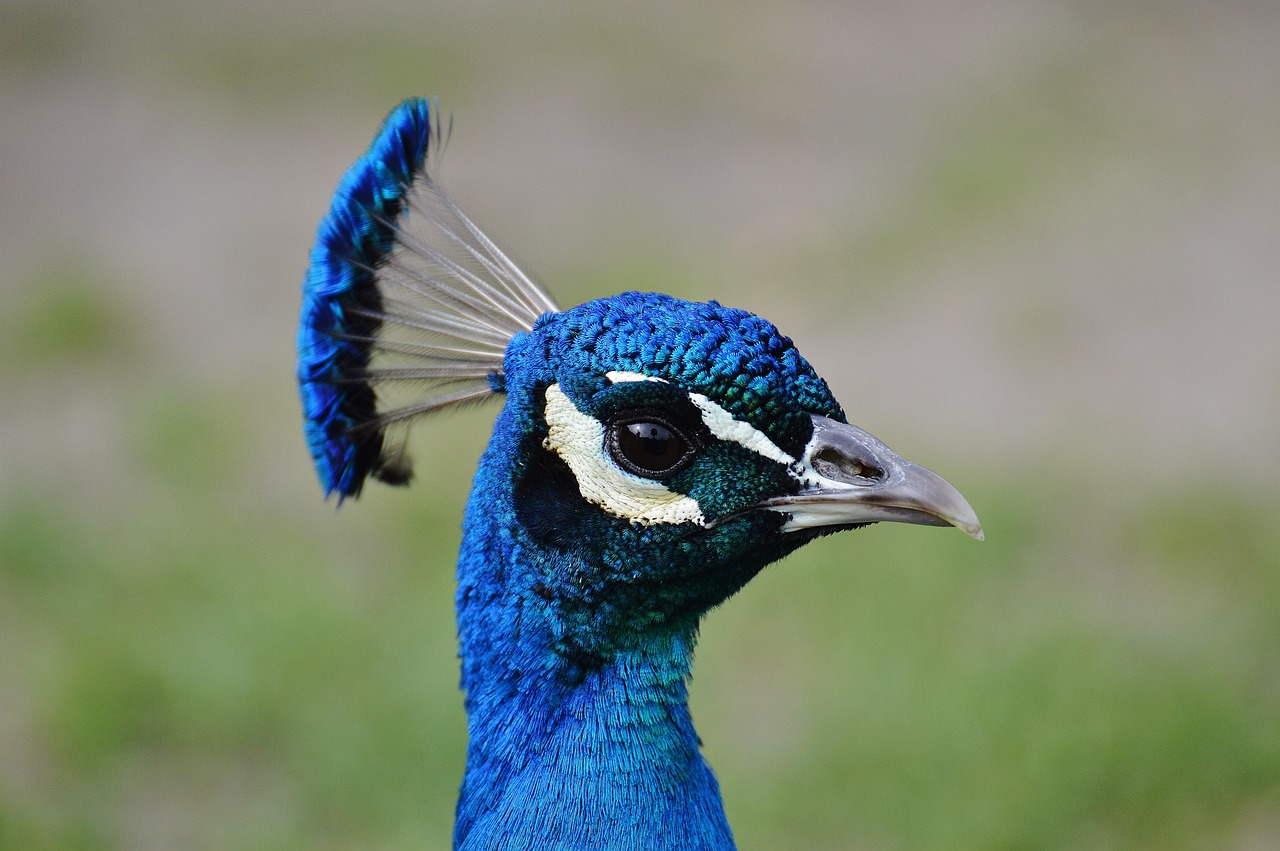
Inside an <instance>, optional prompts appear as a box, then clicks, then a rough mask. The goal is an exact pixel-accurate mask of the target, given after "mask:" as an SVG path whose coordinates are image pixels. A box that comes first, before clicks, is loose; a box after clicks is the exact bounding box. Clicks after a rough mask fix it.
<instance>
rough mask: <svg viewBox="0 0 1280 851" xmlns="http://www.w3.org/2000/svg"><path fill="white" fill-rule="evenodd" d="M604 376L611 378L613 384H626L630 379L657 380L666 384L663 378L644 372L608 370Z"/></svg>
mask: <svg viewBox="0 0 1280 851" xmlns="http://www.w3.org/2000/svg"><path fill="white" fill-rule="evenodd" d="M604 377H605V378H607V379H609V382H610V383H611V384H625V383H627V382H629V381H656V382H658V383H659V384H666V383H667V382H666V380H665V379H662V378H654V377H653V376H652V375H645V374H644V373H643V372H606V373H605V374H604Z"/></svg>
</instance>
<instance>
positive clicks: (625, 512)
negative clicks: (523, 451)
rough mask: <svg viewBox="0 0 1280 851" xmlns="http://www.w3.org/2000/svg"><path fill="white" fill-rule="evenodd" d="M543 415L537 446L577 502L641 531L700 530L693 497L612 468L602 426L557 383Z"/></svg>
mask: <svg viewBox="0 0 1280 851" xmlns="http://www.w3.org/2000/svg"><path fill="white" fill-rule="evenodd" d="M611 380H612V379H611ZM623 380H628V379H623ZM639 380H649V379H648V378H647V377H642V378H641V379H639ZM543 416H544V417H545V418H546V421H547V438H546V440H545V441H544V442H543V445H544V446H545V447H546V448H547V449H549V450H550V451H552V452H555V453H556V455H558V456H560V459H561V460H562V461H564V462H565V464H567V465H568V466H569V469H570V471H572V472H573V477H574V478H575V479H576V480H577V482H578V491H579V493H581V494H582V497H583V499H586V500H587V501H588V502H592V503H594V504H596V505H598V506H600V507H601V508H603V509H604V510H605V511H608V512H609V513H610V514H612V515H614V516H615V517H623V518H626V519H627V520H630V521H631V522H632V523H639V524H642V525H645V526H652V525H655V524H659V523H696V524H698V525H699V526H705V525H706V518H704V517H703V516H702V508H701V507H700V506H699V505H698V501H697V500H695V499H694V498H693V497H691V496H687V495H685V494H682V493H676V492H675V491H673V490H670V489H669V488H667V487H666V486H665V485H663V484H662V483H661V482H655V481H652V480H651V479H644V478H641V477H640V476H636V475H632V474H631V473H628V472H626V471H625V470H623V469H622V468H620V467H619V466H618V465H617V464H615V463H614V462H613V459H612V458H610V457H609V454H608V452H607V450H606V449H605V434H604V426H603V425H602V424H601V423H600V421H599V420H597V419H596V418H595V417H592V416H590V415H588V414H584V413H582V412H581V411H579V410H578V409H577V407H576V406H575V405H574V404H573V402H572V401H571V400H570V399H569V397H568V396H566V395H565V393H564V391H563V390H561V389H560V385H559V384H552V385H551V386H549V387H548V388H547V395H546V408H545V409H544V411H543Z"/></svg>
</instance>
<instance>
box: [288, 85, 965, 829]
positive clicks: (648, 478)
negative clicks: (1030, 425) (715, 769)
mask: <svg viewBox="0 0 1280 851" xmlns="http://www.w3.org/2000/svg"><path fill="white" fill-rule="evenodd" d="M434 138H435V136H434V135H433V131H432V130H431V128H430V125H429V123H428V121H427V108H426V104H425V103H424V102H422V101H408V102H406V103H405V104H404V105H402V106H401V107H400V108H399V109H398V110H397V111H395V112H393V113H392V115H391V117H390V118H389V119H388V120H387V123H386V124H385V125H384V127H383V130H382V133H381V134H380V135H379V137H378V139H377V140H375V142H374V145H373V147H372V148H371V149H370V151H369V153H368V154H366V156H365V157H364V158H363V159H361V160H360V161H359V162H357V164H356V165H355V166H354V167H353V168H352V170H351V171H349V172H348V174H347V176H346V177H344V178H343V181H342V183H341V184H340V186H339V188H338V192H337V196H336V197H335V200H334V204H333V207H332V208H331V210H330V213H329V215H328V217H326V219H325V220H324V222H322V224H321V227H320V232H319V235H318V237H317V246H316V249H315V250H314V251H313V254H312V267H311V271H310V272H309V273H308V276H307V279H306V283H305V285H304V299H303V312H302V329H301V330H300V332H299V378H300V381H301V387H302V390H301V392H302V398H303V407H304V417H305V423H306V433H307V438H308V444H309V446H310V447H311V450H312V454H313V457H314V458H315V461H316V466H317V470H318V471H319V474H320V478H321V482H322V484H323V485H324V486H325V489H326V492H334V491H336V492H337V493H338V494H339V497H340V498H341V497H343V496H354V495H357V494H358V493H359V491H360V488H361V485H362V483H363V481H364V479H365V477H366V476H368V475H375V476H379V477H381V478H383V479H384V480H391V481H393V482H397V481H403V480H404V479H406V478H407V469H408V468H407V461H406V460H405V459H404V458H403V454H402V453H401V452H400V451H398V450H392V451H388V448H387V447H388V446H390V445H393V441H391V440H390V438H388V430H389V429H393V428H395V427H397V426H400V425H403V424H404V423H407V422H408V421H409V420H410V419H412V418H413V417H414V416H416V415H417V414H420V413H425V412H429V411H432V410H436V409H438V408H441V407H445V406H448V405H454V404H459V403H462V402H466V401H472V400H476V399H480V398H484V397H487V396H490V395H493V394H503V395H504V396H505V401H504V404H503V407H502V410H501V412H500V413H499V414H498V417H497V421H496V423H495V425H494V431H493V436H492V438H491V440H490V442H489V445H488V448H487V449H486V450H485V452H484V455H483V457H482V458H481V461H480V465H479V469H478V471H477V473H476V477H475V481H474V485H473V488H472V492H471V497H470V499H469V501H468V503H467V509H466V515H465V521H464V534H463V543H462V550H461V553H460V555H459V560H458V592H457V609H458V633H459V640H460V644H461V657H462V686H463V689H464V690H465V692H466V708H467V717H468V733H469V745H468V751H467V767H466V772H465V776H464V779H463V784H462V789H461V794H460V797H459V801H458V811H457V823H456V827H455V834H454V843H455V846H456V847H458V848H462V849H489V848H531V849H533V848H536V849H546V848H563V849H570V848H572V849H577V848H582V849H586V848H592V849H664V848H670V849H704V848H705V849H721V848H731V847H733V839H732V833H731V831H730V829H729V826H728V824H727V822H726V820H725V817H724V809H723V806H722V805H721V798H720V790H719V787H718V785H717V783H716V780H715V777H714V776H713V774H712V773H711V770H710V768H709V767H708V766H707V764H706V763H705V761H704V760H703V759H702V756H701V754H700V752H699V749H698V738H697V735H696V733H695V732H694V729H693V724H692V721H691V719H690V716H689V711H688V702H687V683H688V677H689V671H690V665H691V659H692V652H693V647H694V643H695V640H696V636H697V630H698V624H699V621H700V619H701V617H702V615H703V614H705V613H706V612H707V611H708V610H709V609H710V608H711V607H713V606H716V605H718V604H719V603H721V602H723V601H724V600H725V599H727V598H728V597H729V596H730V595H732V594H733V593H735V592H736V591H737V590H738V589H740V588H741V587H742V586H743V585H744V584H745V583H746V582H748V581H749V580H750V579H751V578H752V577H753V576H754V575H755V574H756V573H757V572H758V571H759V570H761V569H762V568H763V567H764V566H766V565H767V564H769V563H770V562H772V561H775V560H777V559H779V558H781V557H783V556H784V555H786V554H787V553H789V552H791V551H793V550H794V549H796V548H797V547H799V546H801V545H803V544H804V543H806V542H808V541H810V540H812V539H813V538H815V537H817V536H819V535H823V534H827V533H829V532H833V531H837V530H840V529H847V528H853V527H857V526H862V525H866V524H868V523H874V522H877V521H882V520H886V521H900V522H908V523H924V524H931V525H955V526H958V527H960V528H962V529H964V530H965V531H967V532H969V533H970V534H972V535H974V536H975V537H978V538H980V537H981V529H980V527H979V526H978V523H977V518H976V517H975V516H974V515H973V511H972V509H970V508H969V506H968V504H967V503H966V502H965V501H964V499H963V497H961V496H960V495H959V493H958V492H956V491H955V490H954V489H953V488H951V486H950V485H948V484H947V483H946V482H945V481H943V480H942V479H941V478H939V477H938V476H936V475H935V474H933V473H931V472H929V471H928V470H925V469H924V468H922V467H918V466H916V465H914V464H911V463H910V462H908V461H905V460H903V459H901V458H899V457H898V456H896V455H894V454H893V453H892V452H891V451H890V450H889V449H888V447H886V446H884V444H882V443H880V442H879V441H878V440H876V439H875V438H874V437H872V436H871V435H868V434H867V433H866V432H863V431H861V430H860V429H858V428H857V427H855V426H852V425H850V424H849V423H848V422H847V421H846V419H845V415H844V412H843V410H842V409H841V407H840V405H839V404H838V403H837V402H836V400H835V398H834V397H833V396H832V394H831V392H830V390H829V388H828V387H827V385H826V383H825V382H824V381H823V380H822V378H821V377H819V376H818V374H817V373H816V372H815V371H814V369H813V368H812V367H811V366H810V365H809V364H808V362H807V361H805V359H804V358H803V357H802V356H801V355H800V353H799V352H798V351H797V349H796V348H795V346H794V345H793V344H792V342H791V341H790V340H789V339H788V338H786V337H785V336H783V335H782V334H781V333H780V332H779V331H778V330H777V329H776V328H775V327H774V326H773V325H772V324H771V323H769V322H768V321H766V320H764V319H761V318H760V317H758V316H754V315H752V314H750V313H748V312H746V311H742V310H736V309H732V308H727V307H723V306H721V305H719V304H716V303H715V302H712V303H708V304H697V303H690V302H686V301H682V300H679V299H675V298H672V297H670V296H665V295H658V294H652V293H634V292H630V293H622V294H619V295H615V296H611V297H608V298H602V299H598V300H596V301H592V302H588V303H586V304H583V305H579V306H578V307H575V308H572V309H569V310H564V311H560V310H558V309H557V308H556V307H555V305H554V302H552V301H551V299H550V298H549V297H548V296H547V295H546V294H545V293H544V292H542V291H541V290H540V289H539V288H537V287H536V286H535V285H533V284H532V283H531V282H530V281H529V280H528V278H526V277H525V276H524V275H523V274H522V273H520V271H519V270H518V269H516V268H515V267H514V265H512V264H511V263H510V261H509V260H507V258H506V257H505V255H503V254H502V253H501V252H500V251H499V250H498V249H497V248H496V247H495V246H494V245H493V244H492V242H490V241H489V240H488V239H487V238H486V237H485V236H484V235H483V234H482V233H481V232H480V231H479V230H478V229H477V228H475V226H474V225H472V224H471V223H470V221H469V220H468V219H467V218H466V217H465V216H464V215H463V214H462V213H461V211H459V210H458V209H457V207H456V205H454V204H453V202H452V201H450V200H449V199H448V197H447V196H446V195H445V194H444V193H443V191H442V190H440V188H439V187H438V185H436V184H435V182H434V180H433V179H432V176H431V174H430V173H429V172H430V169H428V168H427V167H426V156H427V148H428V146H429V144H430V142H431V140H432V139H434ZM404 388H407V392H408V393H409V395H408V396H407V401H402V402H400V403H395V402H392V401H389V399H391V398H392V397H394V395H395V391H396V390H397V389H404Z"/></svg>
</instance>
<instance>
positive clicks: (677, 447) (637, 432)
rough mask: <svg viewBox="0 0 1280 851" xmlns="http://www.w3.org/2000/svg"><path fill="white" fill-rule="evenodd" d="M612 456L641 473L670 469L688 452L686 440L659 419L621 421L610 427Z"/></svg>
mask: <svg viewBox="0 0 1280 851" xmlns="http://www.w3.org/2000/svg"><path fill="white" fill-rule="evenodd" d="M614 449H615V457H617V460H618V461H619V463H621V464H622V466H623V467H625V468H626V469H628V470H630V471H631V472H633V473H636V474H637V475H641V476H649V477H656V476H661V475H664V474H666V473H669V472H672V471H673V469H674V468H675V467H676V466H677V465H679V463H680V462H681V461H682V460H684V458H685V456H686V455H687V454H688V452H689V443H688V441H686V440H685V439H684V437H682V436H681V435H680V434H678V433H676V432H674V431H672V430H671V429H669V428H667V427H666V426H664V425H663V424H661V423H654V422H638V423H625V424H623V425H618V426H615V427H614Z"/></svg>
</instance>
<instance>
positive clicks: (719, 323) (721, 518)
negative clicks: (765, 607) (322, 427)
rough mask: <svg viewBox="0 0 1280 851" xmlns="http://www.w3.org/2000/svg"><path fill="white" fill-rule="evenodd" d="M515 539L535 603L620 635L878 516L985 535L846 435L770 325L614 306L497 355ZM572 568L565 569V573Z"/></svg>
mask: <svg viewBox="0 0 1280 851" xmlns="http://www.w3.org/2000/svg"><path fill="white" fill-rule="evenodd" d="M502 381H503V385H504V388H505V391H506V393H507V397H508V399H507V404H506V410H505V411H504V416H503V419H502V420H501V421H500V423H499V429H510V430H512V431H514V432H515V433H517V434H519V435H520V440H519V444H518V449H517V450H516V452H515V453H514V454H515V455H516V456H518V457H519V458H520V459H521V461H520V463H519V464H515V465H513V466H512V469H513V471H514V473H513V477H512V486H511V492H512V497H513V499H512V505H513V509H514V514H515V520H516V524H515V525H516V527H517V529H518V531H519V534H520V535H521V536H522V537H524V538H525V539H526V540H527V542H528V545H530V546H532V547H534V548H536V549H537V550H538V551H539V552H540V553H541V554H542V556H543V558H541V559H539V560H538V561H539V563H542V564H545V565H548V566H551V567H549V568H548V569H546V570H545V571H543V572H542V573H541V575H539V577H538V580H537V586H538V593H539V594H540V595H542V596H543V597H544V598H546V599H549V600H558V601H561V602H564V603H569V604H570V606H569V607H570V608H582V609H585V610H588V611H590V617H591V619H592V621H593V622H594V623H597V624H599V623H600V622H601V621H602V620H603V621H612V622H615V623H614V625H615V626H617V627H621V628H623V629H624V630H625V631H632V630H644V629H646V628H650V627H651V626H653V625H654V624H655V623H663V622H677V623H678V622H685V621H687V620H688V619H694V620H696V618H697V617H698V616H700V615H701V614H702V613H704V612H705V611H706V610H707V609H709V608H710V607H712V606H714V605H716V604H718V603H720V602H721V601H723V600H724V599H725V598H726V597H728V596H729V595H731V594H733V593H734V592H735V591H737V590H738V589H739V588H741V587H742V585H743V584H744V583H746V582H747V581H748V580H749V579H750V578H751V577H752V576H754V575H755V574H756V573H757V572H758V571H759V570H760V569H761V568H762V567H764V566H765V565H766V564H768V563H769V562H771V561H774V560H776V559H778V558H781V557H782V556H784V555H786V554H787V553H789V552H791V551H792V550H794V549H795V548H797V547H799V546H800V545H802V544H804V543H806V542H807V541H810V540H813V539H814V538H815V537H818V536H820V535H823V534H827V533H830V532H834V531H838V530H841V529H849V528H854V527H858V526H863V525H866V524H868V523H874V522H876V521H881V520H892V521H901V522H907V523H923V524H931V525H947V524H950V525H955V526H958V527H960V528H961V529H964V530H965V531H967V532H969V533H970V534H972V535H974V536H975V537H980V536H981V529H980V527H979V525H978V521H977V518H976V517H975V516H974V513H973V511H972V509H971V508H970V507H969V505H968V504H967V503H966V502H965V500H964V498H963V497H961V496H960V494H959V493H958V492H957V491H956V490H955V489H954V488H952V487H951V486H950V485H949V484H947V483H946V482H945V481H944V480H942V479H941V478H940V477H938V476H937V475H935V474H933V473H931V472H930V471H928V470H926V469H925V468H923V467H919V466H917V465H915V464H912V463H910V462H907V461H905V460H903V459H902V458H900V457H898V456H897V455H895V454H894V453H893V452H891V451H890V450H889V449H888V447H886V446H885V445H884V444H882V443H880V442H879V441H878V440H876V439H875V438H873V437H872V436H871V435H869V434H867V433H866V432H864V431H862V430H860V429H858V428H856V427H855V426H851V425H849V424H848V423H847V421H846V419H845V415H844V412H843V410H842V409H841V407H840V405H839V403H838V402H836V400H835V398H834V397H833V396H832V394H831V391H830V389H829V388H828V387H827V384H826V382H825V381H823V379H822V378H821V377H819V376H818V374H817V373H816V372H815V371H814V369H813V367H811V366H810V365H809V363H808V362H807V361H806V360H805V359H804V357H802V356H801V354H800V352H799V351H798V350H797V349H796V348H795V346H794V345H793V344H792V342H791V340H790V339H788V338H787V337H785V336H783V335H782V334H781V333H780V332H779V331H778V330H777V328H776V327H774V325H773V324H772V323H770V322H768V321H766V320H764V319H762V318H760V317H758V316H756V315H754V314H751V313H749V312H747V311H744V310H738V309H733V308H727V307H723V306H721V305H719V304H717V303H715V302H710V303H705V304H702V303H691V302H687V301H682V300H680V299H676V298H672V297H670V296H666V295H659V294H652V293H622V294H620V295H616V296H611V297H609V298H604V299H598V300H596V301H592V302H588V303H586V304H583V305H580V306H578V307H575V308H572V309H570V310H567V311H564V312H561V313H547V314H545V315H543V316H542V317H541V318H540V319H539V320H538V321H537V322H535V323H534V327H533V329H532V330H531V331H529V332H527V333H521V334H517V335H516V336H515V337H514V338H513V339H512V340H511V342H510V344H509V346H508V347H507V352H506V357H505V361H504V369H503V379H502ZM564 565H573V566H574V568H573V569H571V570H565V569H563V566H564Z"/></svg>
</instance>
